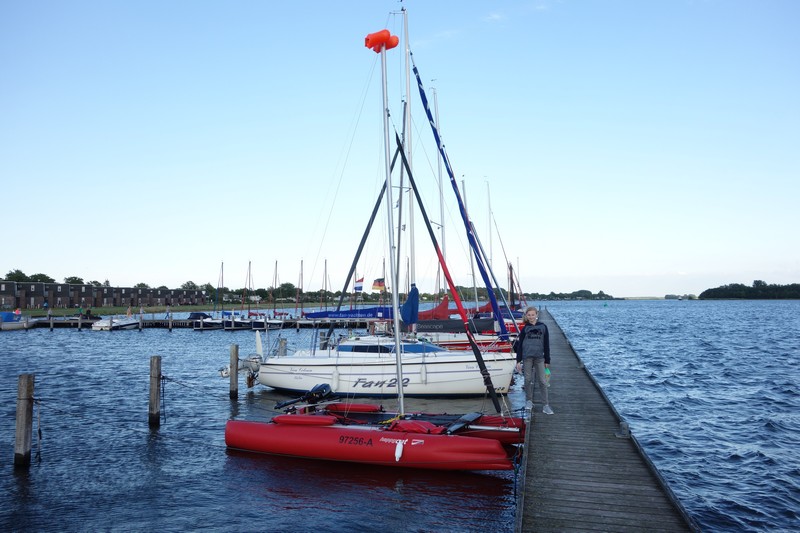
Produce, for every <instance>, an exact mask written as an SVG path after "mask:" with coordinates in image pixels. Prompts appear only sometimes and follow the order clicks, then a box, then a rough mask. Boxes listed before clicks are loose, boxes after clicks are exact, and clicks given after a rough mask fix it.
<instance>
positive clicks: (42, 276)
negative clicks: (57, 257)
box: [28, 274, 56, 283]
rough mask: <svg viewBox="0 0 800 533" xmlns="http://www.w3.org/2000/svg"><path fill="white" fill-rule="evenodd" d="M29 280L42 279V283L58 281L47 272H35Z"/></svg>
mask: <svg viewBox="0 0 800 533" xmlns="http://www.w3.org/2000/svg"><path fill="white" fill-rule="evenodd" d="M28 280H29V281H40V282H42V283H55V282H56V280H54V279H53V278H51V277H50V276H48V275H47V274H34V275H33V276H31V277H30V278H28Z"/></svg>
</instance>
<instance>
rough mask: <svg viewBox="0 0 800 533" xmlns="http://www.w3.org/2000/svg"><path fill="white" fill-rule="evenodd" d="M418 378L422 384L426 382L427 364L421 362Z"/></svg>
mask: <svg viewBox="0 0 800 533" xmlns="http://www.w3.org/2000/svg"><path fill="white" fill-rule="evenodd" d="M419 379H420V381H422V384H423V385H427V384H428V366H427V365H425V364H423V365H422V366H421V367H420V369H419Z"/></svg>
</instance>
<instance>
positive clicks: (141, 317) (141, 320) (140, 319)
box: [139, 314, 144, 331]
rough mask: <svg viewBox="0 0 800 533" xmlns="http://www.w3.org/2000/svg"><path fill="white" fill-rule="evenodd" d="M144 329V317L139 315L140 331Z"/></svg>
mask: <svg viewBox="0 0 800 533" xmlns="http://www.w3.org/2000/svg"><path fill="white" fill-rule="evenodd" d="M143 327H144V315H142V314H140V315H139V331H142V328H143Z"/></svg>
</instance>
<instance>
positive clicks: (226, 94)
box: [0, 0, 800, 296]
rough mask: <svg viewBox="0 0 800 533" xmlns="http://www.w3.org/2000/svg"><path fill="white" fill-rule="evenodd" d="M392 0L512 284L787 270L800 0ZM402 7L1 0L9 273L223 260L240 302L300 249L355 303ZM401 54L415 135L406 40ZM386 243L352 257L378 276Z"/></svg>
mask: <svg viewBox="0 0 800 533" xmlns="http://www.w3.org/2000/svg"><path fill="white" fill-rule="evenodd" d="M404 5H405V6H406V8H407V9H408V13H409V33H410V46H411V50H412V52H413V54H414V58H415V61H416V64H417V66H418V67H419V69H420V71H421V74H422V78H423V82H424V84H425V85H426V87H427V88H428V90H429V95H430V90H431V88H433V87H435V89H436V93H437V102H438V111H439V120H440V123H441V127H442V133H443V138H444V142H445V144H446V146H447V151H448V154H449V157H450V159H451V161H452V163H453V167H454V170H455V174H456V175H457V181H458V184H459V185H461V183H462V182H463V184H464V185H465V187H466V198H467V204H468V207H469V210H470V213H471V216H472V218H473V219H474V222H475V224H476V226H477V229H478V232H479V235H480V237H481V239H482V241H483V244H484V247H485V248H486V249H487V253H490V254H491V256H492V262H493V264H494V267H495V270H496V271H497V276H498V278H499V279H500V280H502V284H503V285H505V281H504V280H505V279H506V276H505V268H504V267H503V265H504V263H505V261H506V259H507V260H508V261H511V262H512V263H513V264H514V266H515V267H516V268H517V269H518V274H519V276H520V278H521V282H522V288H523V289H524V290H525V291H527V292H550V291H555V292H571V291H575V290H579V289H588V290H591V291H593V292H597V291H600V290H602V291H604V292H606V293H609V294H612V295H614V296H663V295H665V294H687V293H694V294H698V293H699V292H701V291H702V290H704V289H706V288H709V287H716V286H719V285H723V284H727V283H745V284H747V285H749V284H751V283H752V282H753V280H755V279H760V280H764V281H766V282H767V283H779V284H786V283H797V282H800V246H798V237H797V232H798V228H800V214H798V213H800V210H799V209H798V203H800V202H799V201H800V32H798V31H797V28H798V27H800V2H795V1H790V0H787V1H776V0H764V1H758V2H756V1H751V0H747V1H742V0H725V1H723V0H705V1H704V0H674V1H649V2H641V1H634V0H608V1H578V0H560V1H556V0H552V1H547V0H544V1H542V0H536V1H505V2H501V1H498V2H478V1H459V2H427V1H425V2H423V1H421V0H412V1H410V2H406V3H405V4H404ZM400 7H401V4H400V3H399V2H396V1H378V0H371V1H355V2H354V1H348V2H341V3H338V4H337V3H331V2H321V1H320V2H316V1H313V2H312V1H307V2H282V3H277V2H260V1H231V2H218V1H195V0H192V1H189V0H176V1H170V2H162V1H147V0H144V1H136V2H108V1H81V0H76V1H70V2H61V1H15V0H4V1H2V2H0V206H2V210H3V215H4V216H3V220H4V223H3V225H4V228H5V231H4V232H3V240H2V245H0V276H2V275H4V274H5V273H7V272H8V271H10V270H13V269H20V270H22V271H23V272H25V273H26V274H28V275H32V274H36V273H44V274H48V275H50V276H52V277H54V278H55V279H56V280H58V281H61V280H62V279H63V278H64V277H66V276H80V277H82V278H84V279H85V280H86V281H87V282H88V281H91V280H98V281H101V282H103V281H105V280H109V281H110V282H111V284H112V285H119V286H131V285H134V284H136V283H140V282H144V283H147V284H149V285H151V286H160V285H166V286H168V287H170V288H174V287H178V286H180V285H181V284H182V283H184V282H186V281H194V282H195V283H198V284H203V283H206V282H210V283H212V285H216V284H217V281H218V277H219V272H220V263H221V262H223V261H224V263H225V280H224V281H225V285H227V286H228V287H231V288H239V287H243V286H244V285H245V279H246V274H247V265H248V261H251V262H252V277H253V281H254V284H255V286H256V287H267V286H270V285H271V284H272V281H273V278H274V276H275V275H276V273H275V265H276V262H277V265H278V267H277V278H278V282H279V283H286V282H289V283H293V284H295V285H297V284H298V283H299V282H300V269H301V262H302V265H303V287H304V288H305V289H306V290H317V289H319V288H320V287H321V286H322V285H323V284H327V286H328V288H331V289H334V290H336V289H338V288H340V287H341V286H342V283H343V281H344V280H343V277H344V275H345V273H346V272H347V269H348V267H349V265H350V262H351V260H352V257H353V254H354V252H355V248H356V245H357V242H358V240H359V238H360V236H361V233H362V231H363V228H364V225H365V223H366V220H367V217H368V215H369V212H370V210H371V206H372V205H373V203H374V201H375V198H376V194H377V191H378V188H379V187H380V184H381V180H382V179H383V175H382V169H383V166H382V165H383V163H382V159H381V158H382V155H383V149H382V145H381V143H382V129H381V127H382V126H381V114H380V106H381V104H380V78H381V76H380V68H379V67H380V61H379V56H378V55H377V54H375V53H373V52H371V51H369V50H367V49H366V48H364V41H363V39H364V36H365V35H366V34H367V33H370V32H373V31H377V30H379V29H382V28H384V27H386V28H389V29H390V30H391V31H392V32H394V33H400V34H401V37H402V26H401V24H402V22H401V19H400V17H399V16H397V15H395V14H394V13H396V12H397V11H398V10H399V9H400ZM401 45H402V43H401ZM387 63H388V83H389V98H390V103H389V105H390V110H391V114H392V121H393V123H394V124H395V125H396V127H397V128H398V129H400V128H402V105H401V101H402V98H403V95H404V94H405V88H404V84H405V81H404V69H403V66H402V51H401V50H399V49H397V50H393V51H390V52H389V54H388V58H387ZM410 100H411V105H412V108H414V109H415V110H414V111H413V119H412V126H411V129H410V131H411V137H412V157H413V162H414V169H415V170H414V172H415V175H416V176H417V180H418V181H419V182H420V183H421V184H424V185H422V186H423V188H424V192H423V194H424V195H425V197H426V200H425V207H426V209H427V210H428V211H429V212H430V214H431V218H433V219H434V220H435V221H437V223H442V222H444V227H445V230H444V231H445V239H444V240H445V249H446V253H447V256H448V263H449V266H450V268H451V270H452V271H453V274H454V276H455V277H456V282H457V283H458V284H462V285H470V284H471V283H472V280H471V272H470V268H469V261H468V257H467V255H466V252H465V249H466V245H465V238H464V236H463V233H464V232H463V229H461V226H460V222H459V221H458V218H457V217H458V213H457V210H456V208H455V206H454V203H453V198H454V195H453V193H452V190H451V189H450V188H449V184H447V187H446V188H445V203H446V207H445V218H444V221H442V217H441V216H440V215H439V199H438V186H437V185H436V179H437V177H436V173H437V172H436V167H437V163H436V153H435V148H434V145H433V142H432V136H431V133H430V130H429V129H428V126H427V122H426V121H425V119H424V117H423V116H422V114H421V111H420V110H419V98H418V95H417V93H416V89H415V88H414V86H413V85H412V93H411V99H410ZM395 196H397V195H395ZM490 210H491V213H492V215H493V217H494V223H493V224H491V225H490V221H489V212H490ZM385 218H386V217H385V215H382V216H381V218H379V223H380V226H381V231H382V232H383V233H385V229H384V226H385ZM413 225H414V227H415V233H416V239H415V240H416V242H417V244H416V249H417V250H418V251H417V258H416V259H417V260H416V264H417V265H418V266H417V270H416V278H417V281H418V284H419V285H420V288H421V290H422V291H423V292H428V291H432V290H433V289H434V287H433V281H432V278H433V276H434V273H433V272H434V270H433V266H432V261H431V260H430V259H429V257H428V255H429V250H430V245H429V241H428V239H427V238H426V234H425V231H424V227H423V226H422V222H421V219H420V218H419V217H415V222H414V223H413ZM490 227H491V228H492V231H491V232H490V231H489V230H490ZM437 231H439V230H437ZM408 233H409V232H408V231H407V232H405V234H408ZM382 246H383V245H382V244H381V242H380V241H378V242H376V243H375V244H374V245H370V246H368V248H367V252H366V254H365V258H364V260H363V261H362V262H361V263H360V264H359V270H358V271H359V275H364V276H365V277H366V278H367V283H366V285H367V286H369V285H370V282H371V280H372V279H374V278H376V277H381V275H382V268H383V266H382V264H383V257H384V256H385V255H386V254H385V252H384V251H383V250H382ZM402 246H403V247H402V250H403V255H406V253H405V252H406V251H407V249H408V246H407V244H403V245H402ZM326 262H327V267H326ZM404 262H405V260H404ZM325 272H327V279H328V280H329V281H325Z"/></svg>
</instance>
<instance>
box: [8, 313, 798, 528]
mask: <svg viewBox="0 0 800 533" xmlns="http://www.w3.org/2000/svg"><path fill="white" fill-rule="evenodd" d="M537 305H538V303H537ZM541 305H543V306H546V307H547V308H548V309H549V310H550V312H551V313H552V314H553V316H554V318H555V319H556V320H557V322H558V323H559V325H560V326H561V327H562V328H563V329H564V331H565V333H566V334H567V337H568V338H569V339H570V341H571V342H572V344H573V346H574V347H575V349H576V351H577V352H578V354H579V356H580V357H581V358H582V359H583V360H584V362H585V363H586V366H587V368H588V369H589V370H590V371H591V372H592V374H593V375H594V376H595V378H596V379H597V380H598V382H599V383H600V384H601V385H602V387H603V389H604V391H605V392H606V394H607V396H608V397H609V398H610V400H611V401H612V403H613V404H614V407H615V408H616V409H617V411H618V412H619V413H620V414H621V415H622V416H623V417H624V418H625V419H626V420H627V421H629V422H630V424H631V428H632V431H633V433H634V435H635V436H636V437H637V439H638V440H639V441H640V442H641V444H642V445H643V447H644V448H645V449H646V451H647V453H648V455H649V456H650V458H651V459H652V460H653V462H654V463H655V464H656V466H657V467H658V469H659V470H660V472H661V473H662V475H663V476H664V478H665V479H666V480H667V481H668V483H669V485H670V487H671V488H672V490H673V491H674V492H675V494H676V495H677V496H678V497H679V498H680V500H681V502H682V503H683V505H684V507H685V508H686V509H687V511H688V512H689V513H690V514H691V515H692V517H693V518H694V519H695V520H696V521H697V522H698V523H699V524H700V526H701V527H702V528H703V530H705V531H733V530H735V531H774V530H786V531H789V530H799V529H800V527H798V525H800V516H799V514H800V511H799V510H800V453H798V451H797V450H800V384H799V383H800V379H799V378H800V371H798V364H799V363H800V302H761V301H759V302H705V301H702V302H701V301H614V302H608V303H607V304H604V303H602V302H600V303H597V302H580V303H573V302H546V303H542V304H541ZM283 335H285V336H286V337H287V338H288V339H289V342H290V349H292V348H299V347H307V344H308V343H309V342H310V340H309V338H308V334H307V333H305V332H301V333H300V334H295V333H293V332H284V333H283ZM270 340H271V341H273V342H274V341H275V338H274V335H273V337H272V338H271V339H270ZM234 343H236V344H239V345H240V346H241V353H242V355H246V354H247V353H248V352H249V351H251V350H252V349H253V348H254V337H253V334H252V333H247V332H222V331H213V332H203V333H199V332H193V331H187V330H177V329H176V330H175V331H173V332H171V333H170V332H168V331H166V330H155V329H152V330H144V331H143V332H138V331H123V332H93V331H86V330H84V331H81V332H77V331H75V330H55V331H53V332H50V331H48V330H47V329H35V330H30V331H28V332H4V333H2V334H0V365H2V369H3V372H2V373H0V405H2V407H3V409H2V412H0V447H2V449H5V452H1V451H0V529H2V530H13V531H37V530H39V531H41V530H58V531H90V530H126V531H128V530H137V531H144V530H147V531H155V530H187V529H200V528H204V529H215V530H226V531H287V532H292V531H311V530H314V529H319V530H324V531H434V530H439V531H513V524H514V476H513V473H508V472H503V473H489V474H474V473H440V472H424V471H404V470H395V469H381V468H368V467H363V466H359V465H348V466H343V465H339V464H330V463H324V462H316V461H304V460H291V459H284V458H273V457H264V456H253V455H249V454H240V453H231V452H228V451H226V449H225V446H224V425H225V421H226V420H227V419H229V418H232V417H237V418H249V419H268V418H269V417H271V416H272V415H273V414H274V413H273V411H272V407H273V406H274V404H275V400H276V399H279V400H280V399H285V397H282V396H277V395H275V394H274V393H271V392H268V391H267V390H265V389H264V388H261V387H258V388H256V389H254V390H251V391H247V390H245V389H244V385H243V384H242V385H241V387H242V390H241V391H240V397H239V401H238V402H231V400H230V399H229V398H228V380H227V379H221V378H220V376H219V372H218V370H219V369H220V368H221V367H222V366H224V365H225V364H227V362H228V358H229V355H228V354H229V351H230V346H231V344H234ZM152 355H161V356H162V358H163V362H162V372H163V374H164V375H166V376H168V378H169V381H167V382H166V385H165V389H166V392H165V398H164V400H165V402H164V411H165V414H166V419H165V420H163V421H162V425H161V427H160V428H159V429H158V430H152V431H151V430H150V429H149V428H148V426H147V409H148V389H149V360H150V356H152ZM554 367H556V368H557V362H554ZM29 372H30V373H35V374H36V397H37V398H39V399H40V401H41V403H40V409H39V410H38V411H37V412H36V413H35V414H38V415H39V416H38V418H37V420H36V425H35V428H37V427H38V428H41V435H42V439H41V441H40V442H34V454H35V456H34V458H33V462H32V465H31V467H30V468H29V469H27V470H24V469H23V470H21V471H20V470H19V469H17V470H14V469H13V468H12V462H13V447H14V417H15V409H16V395H17V378H18V375H19V374H22V373H29ZM553 387H557V376H556V378H554V381H553ZM515 395H518V391H514V392H513V393H512V395H511V396H512V399H514V398H515V397H516V396H515ZM384 403H386V402H384ZM389 407H391V406H389ZM414 407H415V406H414V405H411V408H412V409H413V408H414ZM482 407H483V406H482V405H471V406H458V409H450V411H451V412H457V411H463V410H464V409H480V408H482ZM420 408H424V409H427V408H428V406H422V407H420ZM556 412H557V411H556ZM556 416H557V415H556ZM36 438H37V436H36V434H35V435H34V440H35V441H36ZM417 510H418V511H417Z"/></svg>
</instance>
